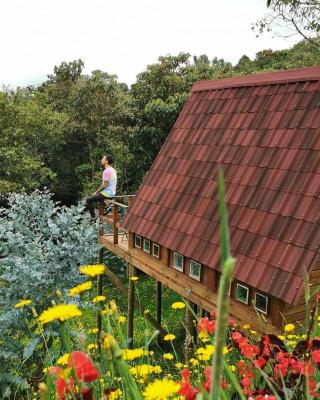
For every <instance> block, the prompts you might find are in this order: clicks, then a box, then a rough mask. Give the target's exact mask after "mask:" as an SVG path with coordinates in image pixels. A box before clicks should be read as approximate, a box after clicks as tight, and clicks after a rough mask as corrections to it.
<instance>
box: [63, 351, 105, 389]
mask: <svg viewBox="0 0 320 400" xmlns="http://www.w3.org/2000/svg"><path fill="white" fill-rule="evenodd" d="M69 367H73V368H74V370H75V373H76V375H77V377H78V379H79V380H80V381H83V382H92V381H95V380H96V379H98V378H99V376H100V374H99V371H98V370H97V369H96V368H95V366H94V365H93V364H92V362H91V360H90V358H89V357H88V356H87V355H86V354H84V353H81V352H80V351H74V352H73V353H72V354H71V357H69Z"/></svg>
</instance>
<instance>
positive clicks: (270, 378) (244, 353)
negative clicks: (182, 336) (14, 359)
mask: <svg viewBox="0 0 320 400" xmlns="http://www.w3.org/2000/svg"><path fill="white" fill-rule="evenodd" d="M104 268H105V267H104V266H101V265H91V266H86V267H82V268H81V270H82V271H86V274H87V275H88V277H89V278H92V277H93V276H97V275H98V274H100V273H101V271H104ZM92 287H93V285H92V281H91V280H88V281H86V282H83V283H81V284H80V285H77V286H75V287H73V288H71V289H70V290H69V296H72V297H73V296H78V295H83V296H84V297H83V300H84V301H83V302H82V303H81V306H77V305H76V304H55V303H53V304H54V305H53V306H52V307H49V308H47V309H46V310H44V311H43V312H42V313H40V315H39V316H37V321H38V323H39V328H38V329H39V330H40V331H41V330H42V333H43V329H44V326H46V325H47V324H50V323H54V324H53V325H52V326H53V327H54V326H59V330H58V331H57V332H59V334H58V335H60V336H59V337H60V339H59V340H60V348H61V353H60V354H59V355H58V356H55V357H52V354H56V350H55V349H54V348H53V349H52V350H51V349H48V352H49V357H47V358H46V359H48V360H49V359H51V360H52V359H54V360H55V362H53V363H50V364H49V365H47V366H46V368H45V372H46V378H45V380H46V382H45V383H44V382H42V383H41V384H40V386H39V390H38V394H39V397H40V399H41V400H51V399H53V398H58V399H59V400H69V399H78V398H79V399H80V398H83V399H86V400H96V399H97V400H98V399H99V400H105V399H119V400H120V399H138V400H143V399H147V400H178V399H179V400H183V399H184V400H196V399H197V398H198V396H202V398H204V399H206V398H207V397H206V395H207V396H209V393H210V391H212V387H213V383H212V382H213V380H212V379H213V378H212V377H213V372H214V370H213V366H212V365H213V362H212V360H213V359H214V357H215V355H216V354H217V349H218V345H217V346H215V341H214V339H215V335H216V333H217V332H216V331H217V329H218V325H217V319H216V312H215V311H213V312H212V313H211V314H210V316H206V317H203V318H200V319H198V320H197V325H196V327H197V332H198V337H197V343H198V344H197V346H195V347H194V349H193V351H192V352H191V353H190V354H189V356H188V357H187V358H183V357H182V356H181V355H180V356H179V354H181V352H179V351H177V349H178V347H177V346H178V345H179V340H178V339H177V337H179V336H176V335H175V334H173V333H171V332H167V333H166V334H164V335H163V338H162V339H163V343H164V346H165V349H166V350H163V351H162V352H161V353H160V354H159V353H156V354H155V353H154V351H152V350H150V349H149V348H148V346H141V347H136V348H128V347H127V341H126V336H125V334H124V332H123V331H124V328H125V324H126V317H125V316H124V315H123V314H122V313H121V312H120V310H119V309H118V306H117V304H116V302H115V301H114V300H112V299H111V300H110V299H109V297H108V296H104V295H101V294H98V295H96V293H90V291H91V289H92ZM58 297H59V299H60V300H61V301H63V296H62V293H60V295H59V296H58ZM85 299H87V300H85ZM30 304H31V301H30V300H21V301H20V302H19V303H17V304H16V305H15V307H16V308H22V309H24V310H21V312H26V313H27V312H28V307H27V306H29V305H30ZM85 304H89V305H90V307H91V309H94V310H95V311H96V312H98V313H99V314H100V316H101V325H100V326H99V327H96V326H90V327H86V329H85V333H84V334H83V336H81V340H79V341H76V340H74V338H73V337H72V335H70V332H71V330H72V329H73V331H74V330H75V328H76V327H79V326H81V323H82V322H81V320H82V318H81V317H83V316H84V315H85V314H86V312H87V311H86V310H85V309H83V306H84V305H85ZM185 307H186V304H185V303H184V302H180V301H179V302H175V303H173V304H172V305H171V311H170V312H171V313H174V315H175V316H176V315H178V316H179V315H181V312H182V311H181V310H183V309H184V308H185ZM76 317H77V318H76ZM76 329H77V328H76ZM309 336H310V337H309ZM309 336H308V335H307V334H304V335H299V332H298V331H297V329H296V327H295V325H293V324H292V323H290V324H287V325H286V326H285V327H284V332H283V335H279V336H276V335H273V334H269V335H263V336H262V337H261V338H260V337H259V334H258V333H257V332H256V331H255V330H254V329H252V328H251V326H250V325H249V324H244V325H243V326H242V327H239V326H238V325H237V324H236V322H235V321H234V320H233V319H231V318H229V319H228V337H227V341H226V343H225V346H224V347H223V349H222V348H220V349H222V354H223V360H224V363H225V365H224V367H223V375H222V377H221V380H220V386H218V387H220V388H221V391H222V392H223V393H224V397H223V398H226V399H231V398H241V399H247V400H278V399H282V398H285V399H289V400H293V399H304V398H306V397H305V396H307V398H310V399H312V398H319V397H320V393H319V388H318V385H317V382H318V381H319V377H318V376H319V372H320V337H316V336H315V337H314V338H311V330H310V329H309ZM147 341H148V339H147ZM151 341H152V339H150V340H149V343H151ZM180 344H181V342H180ZM75 346H77V347H75ZM55 347H57V343H55ZM220 351H221V350H220ZM88 354H90V356H89V355H88ZM235 382H236V384H235ZM288 393H290V396H291V394H292V396H291V397H288ZM306 393H307V395H306ZM286 396H287V397H286ZM294 396H295V397H294Z"/></svg>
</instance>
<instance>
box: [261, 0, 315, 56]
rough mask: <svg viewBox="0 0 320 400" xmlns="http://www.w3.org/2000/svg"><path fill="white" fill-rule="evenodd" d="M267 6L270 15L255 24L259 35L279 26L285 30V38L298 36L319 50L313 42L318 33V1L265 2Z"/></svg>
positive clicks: (277, 0) (288, 0)
mask: <svg viewBox="0 0 320 400" xmlns="http://www.w3.org/2000/svg"><path fill="white" fill-rule="evenodd" d="M267 5H268V7H269V9H270V13H268V14H267V15H266V16H265V17H264V18H262V19H260V20H258V21H257V22H256V24H255V29H257V30H258V32H259V33H262V32H264V31H265V30H267V31H271V30H274V29H278V28H279V26H280V28H286V33H285V35H286V36H290V34H291V35H294V34H298V35H300V36H301V37H303V38H304V39H306V40H307V41H308V42H309V43H312V44H313V45H314V46H316V47H317V48H318V50H319V48H320V43H319V41H317V40H315V37H316V36H318V35H319V33H320V2H319V0H267ZM288 32H289V33H288Z"/></svg>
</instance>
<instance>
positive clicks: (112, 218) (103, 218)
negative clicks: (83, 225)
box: [99, 194, 134, 244]
mask: <svg viewBox="0 0 320 400" xmlns="http://www.w3.org/2000/svg"><path fill="white" fill-rule="evenodd" d="M133 198H134V194H126V195H119V196H114V197H113V198H112V199H107V198H106V200H104V201H101V202H100V204H99V220H100V228H99V235H100V236H103V235H104V227H103V224H104V223H107V224H109V225H110V226H111V227H112V235H113V243H114V244H118V241H119V232H120V234H122V235H127V231H126V230H125V229H124V228H122V227H121V226H120V223H121V220H122V219H123V217H124V215H125V212H126V210H127V208H128V207H130V204H131V201H132V200H133ZM118 199H119V200H120V201H123V202H121V203H120V201H118ZM122 199H124V200H122ZM108 205H112V206H113V210H112V212H111V213H107V214H105V208H106V206H108ZM119 214H120V217H119ZM108 234H109V235H110V233H108Z"/></svg>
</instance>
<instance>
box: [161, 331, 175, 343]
mask: <svg viewBox="0 0 320 400" xmlns="http://www.w3.org/2000/svg"><path fill="white" fill-rule="evenodd" d="M175 338H176V337H175V335H173V334H172V333H168V334H167V335H165V337H164V338H163V340H167V341H169V340H174V339H175Z"/></svg>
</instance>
